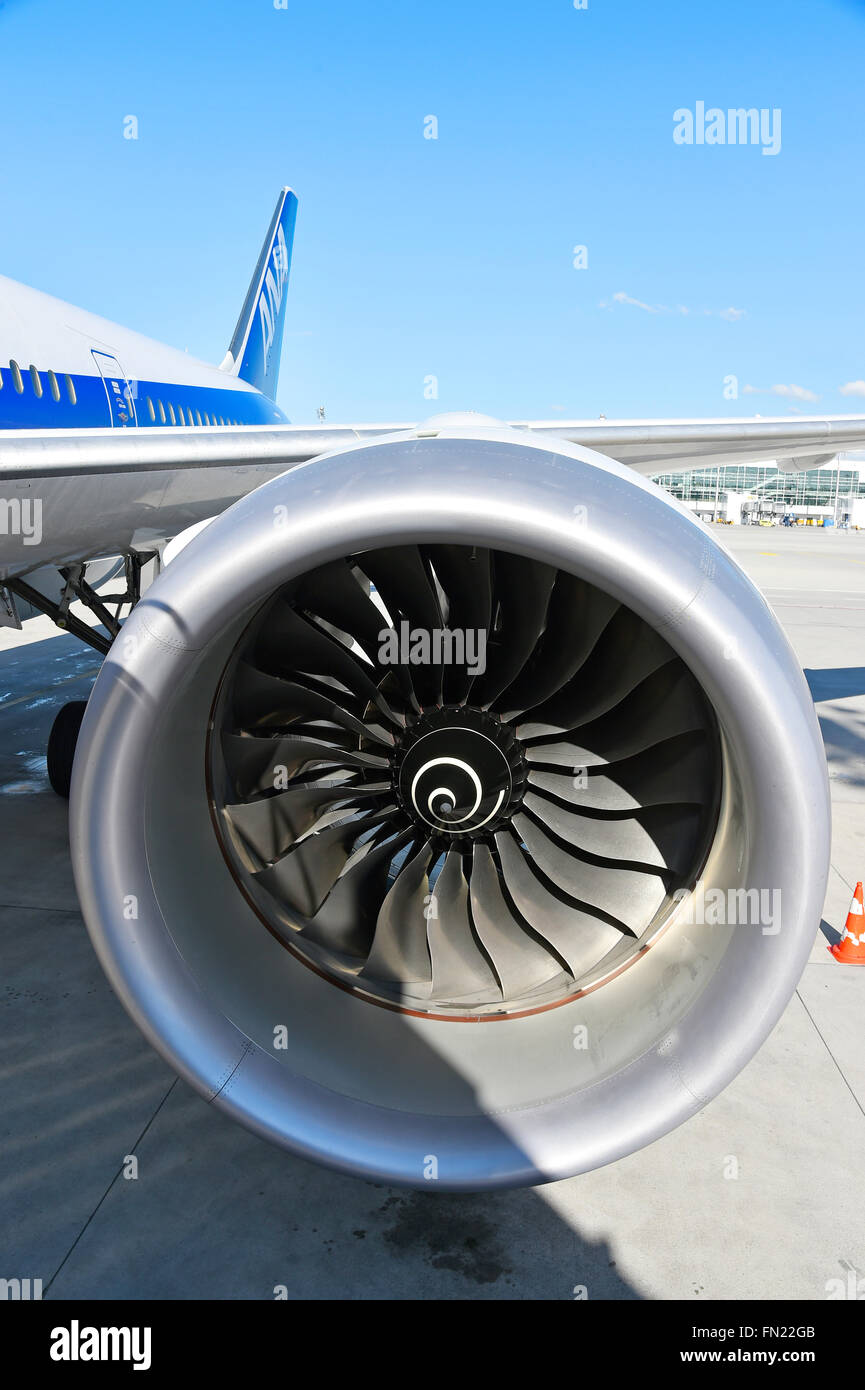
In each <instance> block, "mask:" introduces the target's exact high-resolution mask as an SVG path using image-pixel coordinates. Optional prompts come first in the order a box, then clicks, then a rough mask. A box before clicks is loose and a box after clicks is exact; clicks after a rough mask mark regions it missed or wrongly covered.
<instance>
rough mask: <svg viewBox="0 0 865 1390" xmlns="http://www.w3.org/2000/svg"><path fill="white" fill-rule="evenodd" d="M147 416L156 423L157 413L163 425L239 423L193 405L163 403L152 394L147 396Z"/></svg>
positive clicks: (152, 422)
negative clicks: (154, 398) (195, 407)
mask: <svg viewBox="0 0 865 1390" xmlns="http://www.w3.org/2000/svg"><path fill="white" fill-rule="evenodd" d="M146 401H147V416H148V419H149V420H150V423H151V424H153V425H155V424H156V420H157V415H158V418H159V423H160V424H161V425H166V424H171V425H203V426H208V427H212V426H214V425H237V424H239V423H240V422H239V421H238V420H232V419H230V418H227V417H226V416H224V415H216V414H211V413H210V412H209V411H207V410H205V411H204V412H202V411H200V410H193V409H192V406H190V405H188V406H186V407H184V406H182V405H178V406H173V405H172V404H171V403H170V402H169V403H168V405H167V406H166V405H163V403H162V401H160V400H156V401H154V400H153V397H152V396H147V397H146ZM166 412H167V414H166Z"/></svg>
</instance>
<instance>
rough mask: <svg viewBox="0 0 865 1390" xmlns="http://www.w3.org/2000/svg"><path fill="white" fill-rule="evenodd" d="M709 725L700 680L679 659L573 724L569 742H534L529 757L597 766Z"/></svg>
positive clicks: (544, 761)
mask: <svg viewBox="0 0 865 1390" xmlns="http://www.w3.org/2000/svg"><path fill="white" fill-rule="evenodd" d="M705 726H706V707H705V702H704V701H703V699H702V697H701V695H700V692H699V688H698V686H697V683H696V681H695V680H694V677H693V676H692V675H691V673H690V671H689V670H688V669H687V667H686V666H684V665H682V663H681V662H680V661H676V662H671V663H669V664H668V665H666V666H663V667H662V668H661V669H660V670H659V671H656V672H655V674H654V675H653V676H649V677H648V679H647V680H645V681H643V683H642V684H641V685H640V686H638V687H637V689H636V690H634V691H632V692H631V694H630V695H629V696H628V697H627V699H625V700H623V701H622V703H621V704H620V705H619V707H618V708H617V709H615V710H612V711H611V712H610V713H609V714H605V715H602V716H601V718H599V719H594V720H592V722H591V723H590V724H583V725H582V726H581V727H580V728H578V729H574V730H572V731H571V733H570V737H569V739H568V741H567V742H564V741H559V742H555V743H552V742H551V743H547V742H544V741H541V740H538V741H537V742H533V743H532V744H530V745H529V747H528V748H527V749H526V758H527V760H528V762H529V763H530V764H532V765H536V764H543V765H549V764H557V765H562V764H564V765H565V766H570V767H575V768H576V767H594V766H597V765H598V764H601V763H607V762H621V761H622V760H623V759H625V758H631V757H634V756H635V755H636V754H638V753H644V752H646V751H647V750H648V749H650V748H653V747H655V745H656V744H658V743H664V742H665V741H666V740H667V739H669V738H674V737H676V736H677V735H679V734H686V733H694V732H696V731H699V730H701V729H704V728H705ZM553 737H556V736H555V735H553Z"/></svg>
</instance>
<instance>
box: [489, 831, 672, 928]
mask: <svg viewBox="0 0 865 1390" xmlns="http://www.w3.org/2000/svg"><path fill="white" fill-rule="evenodd" d="M513 828H514V830H515V831H516V833H517V834H518V835H519V836H520V837H521V838H522V841H523V843H524V844H525V846H526V849H527V851H528V853H529V856H530V858H531V861H532V863H533V864H534V865H535V867H536V868H538V869H540V871H541V873H542V874H543V875H544V877H545V878H547V879H549V881H550V882H551V883H553V884H555V886H556V887H557V888H560V889H561V890H562V891H563V892H564V893H566V894H567V895H568V897H569V898H576V899H577V900H578V901H579V902H582V903H586V904H588V905H589V907H590V908H591V907H594V908H598V909H599V910H600V911H601V912H602V913H604V914H605V915H606V916H607V917H615V919H616V920H617V921H618V922H623V923H624V924H625V926H626V927H627V928H628V930H629V931H631V932H633V931H634V924H635V923H636V924H637V926H639V925H640V923H641V922H642V923H646V922H648V921H649V919H650V918H651V917H652V916H654V914H655V912H657V910H658V908H659V907H660V906H661V904H662V903H663V901H664V899H665V897H666V895H667V894H666V886H665V884H664V883H663V882H662V881H661V879H660V878H659V877H658V872H657V870H652V871H648V872H647V871H643V870H638V869H621V868H618V867H617V866H616V865H615V862H614V861H610V862H609V863H608V864H606V865H598V864H591V863H588V862H587V861H586V860H584V859H582V858H578V857H577V855H576V854H575V853H574V851H573V850H567V849H563V848H562V847H561V846H560V845H558V844H556V842H555V841H554V840H553V839H552V837H551V836H550V834H549V833H548V832H545V831H543V830H542V829H541V828H540V826H538V825H537V824H536V823H535V822H534V821H533V820H531V819H530V817H529V816H527V815H525V814H524V813H523V812H520V813H519V814H518V815H516V816H514V819H513Z"/></svg>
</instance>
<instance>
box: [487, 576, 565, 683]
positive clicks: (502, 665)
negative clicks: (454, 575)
mask: <svg viewBox="0 0 865 1390" xmlns="http://www.w3.org/2000/svg"><path fill="white" fill-rule="evenodd" d="M555 578H556V570H555V569H554V568H553V567H552V566H551V565H542V564H540V562H539V561H537V560H528V559H526V558H525V557H524V556H522V555H509V554H508V553H507V552H506V551H503V550H501V551H496V556H495V591H494V592H495V600H496V602H497V603H498V605H499V617H500V625H499V626H498V627H497V628H496V629H495V631H494V632H493V633H491V635H490V640H489V642H488V643H487V652H486V667H487V669H486V672H485V673H484V674H483V675H482V676H479V677H478V678H477V680H475V681H474V682H473V683H472V688H471V702H472V704H481V705H489V704H491V703H492V702H493V701H495V699H496V698H497V697H498V696H499V695H501V693H502V691H503V690H504V689H505V688H506V687H507V686H508V685H510V683H511V681H512V680H513V679H514V677H515V676H516V674H517V672H518V671H520V670H521V669H522V667H523V666H524V665H525V663H526V661H527V660H528V658H529V656H530V655H531V653H532V651H533V650H534V647H535V644H536V643H537V640H538V638H539V637H540V635H541V633H542V632H543V630H544V622H545V620H546V616H547V605H548V603H549V600H550V593H551V591H552V587H553V583H554V581H555Z"/></svg>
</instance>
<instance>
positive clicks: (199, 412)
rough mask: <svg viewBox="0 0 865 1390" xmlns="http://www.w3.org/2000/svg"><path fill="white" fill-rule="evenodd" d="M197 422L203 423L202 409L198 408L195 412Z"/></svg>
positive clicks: (198, 423)
mask: <svg viewBox="0 0 865 1390" xmlns="http://www.w3.org/2000/svg"><path fill="white" fill-rule="evenodd" d="M195 423H196V424H197V425H200V424H201V411H200V410H196V412H195Z"/></svg>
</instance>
